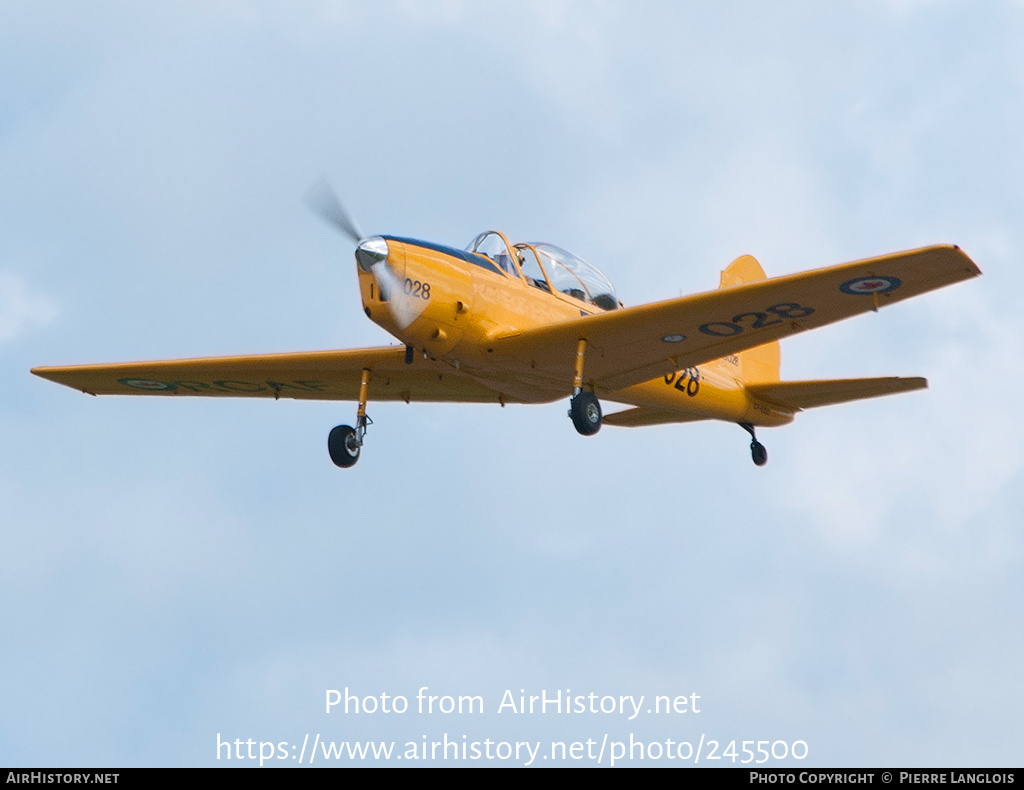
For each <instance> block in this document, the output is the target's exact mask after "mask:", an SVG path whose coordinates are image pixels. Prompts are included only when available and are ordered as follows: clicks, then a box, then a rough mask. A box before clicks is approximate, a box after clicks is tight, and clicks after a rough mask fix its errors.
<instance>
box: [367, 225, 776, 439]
mask: <svg viewBox="0 0 1024 790" xmlns="http://www.w3.org/2000/svg"><path fill="white" fill-rule="evenodd" d="M485 235H487V234H481V236H485ZM494 235H495V236H500V234H494ZM377 238H383V239H384V241H385V242H386V245H387V246H386V249H387V259H386V262H387V267H388V269H389V272H390V274H389V276H388V279H387V281H384V282H383V283H382V278H381V277H380V276H379V273H380V270H376V271H374V269H373V268H372V267H371V266H368V265H362V264H361V265H359V266H358V267H357V271H358V274H359V287H360V295H361V298H362V303H363V309H364V312H365V313H366V315H367V316H368V317H369V318H370V319H371V320H372V321H374V322H375V323H377V324H378V325H380V326H381V327H382V328H384V329H385V330H387V331H388V332H389V333H391V334H392V335H394V336H395V337H396V338H398V339H399V340H400V341H401V342H402V343H404V344H405V345H406V346H409V347H411V348H413V349H414V350H415V352H416V353H424V354H426V355H427V356H429V357H431V358H433V359H436V360H439V361H442V362H445V363H447V364H449V365H452V366H453V367H454V368H456V369H458V370H459V371H460V372H462V373H463V374H465V375H470V376H472V377H474V378H475V379H477V380H478V381H479V382H480V383H482V384H485V385H486V386H489V387H491V388H493V389H496V390H497V391H499V392H501V393H503V401H502V402H505V401H508V402H522V403H544V402H550V401H554V400H558V399H561V398H563V397H566V396H567V395H569V394H571V392H572V382H573V364H574V360H573V359H567V360H566V362H565V375H564V377H562V376H560V375H558V374H556V375H554V376H553V375H552V373H551V371H547V370H545V371H538V370H532V369H531V367H530V366H529V364H528V362H526V361H524V360H516V359H510V358H507V357H503V356H500V355H496V354H494V353H493V351H491V350H489V349H491V348H492V346H493V342H494V340H496V339H498V338H503V337H509V336H512V335H515V334H517V333H519V332H523V331H525V330H529V329H533V328H536V327H541V326H547V325H551V324H556V323H559V322H563V321H569V320H572V319H578V318H580V317H581V316H588V315H596V314H599V313H602V312H605V311H606V310H608V309H617V308H618V307H620V306H621V304H619V303H618V300H617V298H616V297H614V292H612V293H611V295H610V298H609V295H607V294H594V293H592V292H593V291H595V290H602V288H601V286H600V285H596V286H595V285H593V284H592V282H591V279H588V277H587V276H586V273H581V274H579V275H576V274H574V275H573V276H577V277H579V279H580V280H581V281H580V283H579V287H576V283H574V282H573V281H572V280H571V278H568V277H566V275H565V273H564V272H562V273H559V272H556V271H553V269H554V267H555V266H557V262H555V261H553V259H552V257H551V255H550V254H548V253H547V252H546V251H545V248H548V249H554V250H558V248H550V247H549V245H528V244H521V245H515V246H513V245H511V244H509V243H508V241H507V240H505V239H504V237H503V236H500V238H501V240H502V241H504V245H501V246H503V247H505V248H506V250H507V254H504V255H503V254H502V253H500V252H499V253H498V254H494V255H486V254H483V253H482V252H469V251H464V250H458V249H455V248H451V247H445V246H442V245H437V244H433V243H429V242H423V241H418V240H414V239H407V238H399V237H392V236H386V237H377ZM478 238H480V237H478ZM560 252H561V251H560ZM573 257H574V256H573ZM357 260H359V253H358V252H357ZM576 260H578V259H576ZM535 262H540V263H541V273H542V276H537V277H533V276H530V273H531V272H533V273H536V272H535V271H534V269H533V268H532V267H533V266H534V264H535ZM545 263H546V265H545ZM583 263H585V262H583ZM595 271H596V270H595ZM560 278H561V279H560ZM602 279H603V276H602ZM559 285H561V286H562V287H561V288H559ZM609 288H610V284H609ZM612 299H614V301H612ZM598 302H600V303H601V304H600V305H599V304H598ZM581 339H586V338H581ZM742 356H743V355H742V354H741V355H735V356H731V357H727V358H724V359H720V360H714V361H712V362H709V363H706V364H704V365H700V366H699V367H695V368H688V369H683V370H676V371H673V372H670V373H667V374H666V375H665V376H660V377H658V378H656V379H653V380H651V381H647V382H643V383H641V384H636V385H633V386H630V387H626V388H624V389H619V390H611V391H608V390H602V389H600V388H597V387H593V386H591V389H593V390H595V391H596V394H597V395H598V396H599V397H601V398H602V399H603V400H608V401H613V402H618V403H624V404H630V405H633V406H643V407H648V408H653V409H666V410H672V411H678V412H681V413H682V414H684V415H686V419H720V420H729V421H734V422H747V423H750V424H753V425H761V426H771V425H783V424H785V423H788V422H790V421H791V420H792V419H793V415H792V413H791V412H788V411H783V410H781V409H779V408H776V407H774V406H773V405H772V404H769V403H763V402H759V401H757V399H755V398H753V397H751V396H750V394H749V393H748V392H747V390H746V388H745V387H744V384H743V382H744V376H743V362H744V360H743V359H742ZM584 378H585V377H584Z"/></svg>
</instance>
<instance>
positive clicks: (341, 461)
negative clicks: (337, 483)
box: [327, 425, 359, 469]
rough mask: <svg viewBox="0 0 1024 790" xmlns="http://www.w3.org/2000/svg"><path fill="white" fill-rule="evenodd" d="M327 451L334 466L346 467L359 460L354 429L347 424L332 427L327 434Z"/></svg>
mask: <svg viewBox="0 0 1024 790" xmlns="http://www.w3.org/2000/svg"><path fill="white" fill-rule="evenodd" d="M327 452H329V453H330V454H331V460H332V461H334V465H335V466H340V467H341V468H342V469H348V467H350V466H353V465H354V464H355V462H356V461H358V460H359V445H358V444H357V443H356V432H355V429H354V428H352V427H351V426H349V425H339V426H338V427H337V428H332V429H331V432H330V434H329V435H328V436H327Z"/></svg>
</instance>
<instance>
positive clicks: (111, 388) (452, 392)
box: [32, 346, 515, 403]
mask: <svg viewBox="0 0 1024 790" xmlns="http://www.w3.org/2000/svg"><path fill="white" fill-rule="evenodd" d="M365 368H369V369H370V372H371V374H370V387H369V393H370V400H371V401H381V400H391V401H394V400H404V401H405V402H406V403H409V402H410V401H420V402H450V403H497V402H498V401H499V400H504V401H505V402H509V401H515V398H509V397H504V396H499V393H498V392H496V391H494V390H491V389H489V388H487V387H485V386H483V385H482V384H479V383H477V382H476V381H474V380H473V379H471V378H469V377H467V376H464V375H462V374H460V373H459V372H458V371H456V370H455V369H454V368H452V367H450V366H449V365H446V364H444V363H441V362H435V361H433V360H425V359H423V358H422V357H421V356H420V355H415V356H414V358H413V362H412V364H409V365H407V364H405V348H404V347H402V346H390V347H384V348H363V349H352V350H346V351H310V352H303V353H297V354H257V355H250V356H238V357H207V358H203V359H176V360H164V361H159V362H129V363H122V364H112V365H72V366H68V367H40V368H34V369H33V370H32V372H33V373H35V374H36V375H37V376H41V377H42V378H44V379H49V380H50V381H55V382H57V383H58V384H64V385H65V386H68V387H72V388H74V389H77V390H81V391H82V392H85V393H87V394H89V395H165V396H168V395H188V396H206V397H240V398H275V399H276V398H299V399H304V400H351V401H354V400H358V399H359V385H360V382H361V379H362V372H363V370H364V369H365Z"/></svg>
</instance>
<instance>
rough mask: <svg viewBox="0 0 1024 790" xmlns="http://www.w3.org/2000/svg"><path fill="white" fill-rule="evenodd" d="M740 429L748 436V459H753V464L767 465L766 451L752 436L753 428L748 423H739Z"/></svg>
mask: <svg viewBox="0 0 1024 790" xmlns="http://www.w3.org/2000/svg"><path fill="white" fill-rule="evenodd" d="M740 427H741V428H742V429H743V430H745V431H746V432H747V433H749V434H750V457H751V458H753V459H754V464H756V465H757V466H764V465H765V464H766V463H768V451H767V450H766V449H765V447H764V445H763V444H761V443H760V442H759V441H758V440H757V437H756V436H755V435H754V426H753V425H751V424H750V423H749V422H741V423H740Z"/></svg>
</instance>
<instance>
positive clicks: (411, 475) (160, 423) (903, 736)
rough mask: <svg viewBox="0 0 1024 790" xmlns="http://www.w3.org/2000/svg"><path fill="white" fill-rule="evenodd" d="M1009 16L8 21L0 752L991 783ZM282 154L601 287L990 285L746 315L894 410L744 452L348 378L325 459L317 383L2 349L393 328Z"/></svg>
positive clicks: (1004, 418) (552, 410)
mask: <svg viewBox="0 0 1024 790" xmlns="http://www.w3.org/2000/svg"><path fill="white" fill-rule="evenodd" d="M1022 37H1024V3H1021V2H999V0H993V2H991V3H985V4H977V3H968V2H957V1H955V0H888V1H882V0H879V1H878V2H868V1H866V0H865V1H864V2H851V3H844V4H831V3H815V2H780V3H771V4H765V3H758V2H722V3H714V4H711V3H689V2H687V3H676V2H653V1H649V0H639V1H638V0H631V2H628V3H625V2H611V1H610V0H605V1H601V0H592V1H591V2H582V1H580V2H576V1H573V0H544V2H540V1H538V2H530V1H528V0H520V1H519V2H478V1H475V2H468V0H466V1H461V0H445V1H443V2H442V1H440V0H438V1H437V2H430V1H426V0H424V1H422V2H412V1H411V0H409V1H406V2H400V1H399V0H380V1H378V2H372V3H371V2H363V1H362V0H348V1H347V2H346V1H345V0H334V1H331V2H328V1H327V0H323V1H321V2H307V3H302V4H292V3H277V2H240V1H238V2H230V1H228V0H220V1H217V0H215V1H214V2H192V1H182V2H175V3H168V4H137V3H128V2H113V1H112V0H99V2H94V3H89V4H87V5H83V4H79V3H71V2H48V1H47V0H32V2H27V1H24V2H23V1H22V0H5V2H4V3H3V4H0V228H2V229H3V231H2V233H0V382H2V385H3V396H2V398H0V437H2V444H3V447H4V450H5V452H3V453H2V454H0V558H2V559H3V562H2V570H0V633H2V634H3V635H4V638H3V639H2V640H0V765H17V766H38V767H61V766H97V767H101V766H121V767H130V766H214V765H218V766H225V767H228V766H230V767H242V766H253V765H260V764H261V762H262V765H263V766H264V767H271V766H273V767H298V766H300V765H307V764H308V761H309V759H310V758H309V755H310V753H311V752H313V753H314V754H315V755H316V758H315V759H316V762H314V765H332V766H333V765H337V766H345V765H351V764H359V763H362V764H370V765H399V766H400V765H408V764H409V763H408V762H407V761H408V760H416V761H417V763H416V764H428V763H433V764H439V765H487V766H492V765H493V766H498V765H525V764H532V765H553V764H558V765H572V766H585V765H586V766H590V765H609V764H611V762H612V760H613V758H616V764H619V765H659V766H683V765H693V764H699V765H702V766H715V765H721V766H730V765H742V764H744V761H745V760H746V761H747V765H746V766H745V767H750V765H751V764H754V765H757V764H761V765H764V766H766V767H781V766H791V767H800V766H807V767H828V766H832V767H840V766H848V767H854V766H1010V765H1018V766H1019V765H1020V762H1021V755H1022V746H1021V744H1022V743H1024V741H1022V735H1024V713H1022V711H1024V670H1022V667H1024V582H1022V578H1024V574H1022V572H1021V571H1022V570H1024V553H1022V549H1024V544H1022V535H1021V532H1022V523H1021V517H1020V513H1021V512H1024V493H1022V492H1024V486H1021V477H1022V469H1024V417H1022V416H1021V412H1020V409H1019V408H1018V405H1017V403H1016V400H1017V393H1018V392H1020V391H1021V388H1022V386H1024V371H1022V368H1021V360H1022V358H1024V357H1022V348H1021V346H1022V342H1024V341H1022V338H1024V309H1022V307H1024V300H1022V298H1021V293H1022V289H1024V269H1022V267H1021V263H1020V262H1021V250H1022V248H1024V232H1022V227H1021V217H1024V187H1022V186H1021V185H1022V184H1024V156H1022V151H1021V142H1020V133H1019V132H1020V129H1021V128H1024V52H1022V50H1021V48H1020V46H1019V42H1020V41H1021V39H1022ZM320 178H327V179H328V180H329V181H330V182H331V183H332V184H333V186H334V188H335V189H336V190H337V191H338V193H339V194H340V195H341V196H342V199H343V200H344V202H345V204H346V206H347V207H348V208H349V210H350V211H351V212H352V214H353V215H354V216H355V217H356V218H357V219H358V221H359V224H360V226H361V227H362V229H363V230H364V231H366V232H369V233H387V234H394V235H398V236H409V237H414V238H421V239H427V240H431V241H434V242H437V243H441V244H448V245H452V246H457V247H461V246H463V245H465V244H466V243H467V242H468V241H469V240H470V239H472V238H473V237H474V236H475V235H476V234H477V233H479V232H480V231H482V230H487V229H491V228H496V229H500V230H502V231H504V232H505V233H506V234H507V235H509V236H510V237H511V238H513V239H515V240H524V241H546V242H550V243H553V244H557V245H558V246H561V247H564V248H566V249H569V250H572V251H573V252H574V253H576V254H577V255H580V256H582V257H584V258H586V259H587V260H589V261H591V262H592V263H593V264H595V265H596V266H598V267H599V268H600V269H601V270H602V271H604V272H605V274H607V275H608V276H609V277H610V279H611V280H612V281H613V282H614V283H615V284H616V288H617V290H618V294H619V297H620V298H621V299H622V300H623V301H624V302H625V303H626V304H627V305H630V304H642V303H644V302H648V301H653V300H657V299H664V298H670V297H673V296H678V295H680V294H688V293H694V292H698V291H703V290H709V289H712V288H715V287H716V286H717V284H718V273H719V271H720V270H721V269H723V268H725V266H726V265H728V263H729V262H730V261H731V260H733V259H734V258H736V257H738V256H739V255H742V254H752V255H754V256H756V257H757V258H758V260H759V261H760V262H761V263H762V265H763V266H764V268H765V270H766V271H767V272H768V274H769V275H770V276H773V275H783V274H790V273H793V272H798V271H803V270H807V269H812V268H816V267H819V266H826V265H830V264H836V263H841V262H845V261H851V260H856V259H858V258H863V257H869V256H873V255H879V254H884V253H887V252H895V251H898V250H904V249H912V248H916V247H921V246H925V245H929V244H936V243H955V244H958V245H959V246H960V247H961V248H962V249H963V250H964V251H965V252H967V254H968V255H970V256H971V257H972V259H973V260H974V261H975V262H976V263H977V264H978V266H979V267H980V268H981V270H982V272H983V273H984V274H983V276H982V277H981V278H979V279H975V280H971V281H970V282H966V283H960V284H958V285H955V286H952V287H950V288H947V289H943V290H941V291H938V292H934V293H931V294H927V295H925V296H922V297H919V298H916V299H913V300H910V301H907V302H904V303H901V304H899V305H894V306H893V307H892V308H891V309H889V310H883V311H881V312H880V313H879V314H877V315H875V314H871V315H867V316H862V317H858V318H854V319H851V320H849V321H845V322H842V323H840V324H836V325H833V326H830V327H827V328H824V329H820V330H817V331H815V332H811V333H807V334H806V335H802V336H800V337H796V338H792V339H789V340H786V341H784V342H783V344H782V373H783V377H784V378H790V379H807V378H839V377H847V376H881V375H910V376H915V375H921V376H926V377H927V378H928V379H929V389H928V390H925V391H921V392H915V393H910V394H905V395H899V396H894V397H891V398H881V399H875V400H869V401H863V402H860V403H854V404H846V405H842V406H836V407H832V408H827V409H819V410H812V411H809V412H805V413H802V414H799V415H798V416H797V419H796V420H795V422H794V423H793V424H791V425H789V426H786V427H784V428H779V429H771V430H763V431H761V432H759V434H758V437H759V439H761V441H763V442H764V444H765V445H766V446H767V448H768V453H769V458H770V460H769V463H768V465H767V466H766V467H764V468H756V467H754V466H753V464H751V462H750V454H749V450H748V444H749V437H747V435H746V433H744V432H743V431H742V430H741V429H739V428H738V427H736V426H735V425H730V424H725V423H711V422H709V423H696V424H688V425H669V426H660V427H653V428H642V429H616V428H613V427H611V426H608V427H605V428H604V429H603V430H602V431H601V432H600V433H599V434H598V435H597V436H595V437H592V438H583V437H580V436H579V435H577V434H576V432H575V431H574V430H573V429H572V426H571V423H570V421H569V420H568V419H566V416H565V415H566V405H565V404H564V403H556V404H550V405H547V406H529V407H527V406H510V407H508V408H505V409H501V408H498V407H492V406H486V405H473V406H453V405H429V404H413V405H405V404H401V403H399V404H374V403H373V402H372V401H371V403H370V406H369V413H370V415H371V416H372V417H373V419H374V424H373V426H372V427H371V429H370V432H369V434H368V437H367V445H366V446H365V447H364V448H363V453H362V457H361V460H360V462H359V464H358V465H357V466H356V467H354V468H352V469H350V470H339V469H337V468H335V467H334V466H333V465H332V464H331V463H330V461H329V459H328V456H327V452H326V447H325V445H326V441H325V440H326V436H327V433H328V431H329V430H330V428H331V427H333V426H334V425H337V424H340V423H351V422H352V421H353V418H354V413H355V404H351V403H309V402H303V403H296V402H291V401H286V400H282V401H280V402H272V401H267V402H262V401H260V402H250V401H247V400H239V401H231V400H226V399H225V400H220V399H217V400H212V399H201V398H196V399H174V400H173V401H169V400H166V399H162V398H160V399H157V398H153V399H149V398H118V397H110V398H91V397H87V396H85V395H82V394H80V393H76V392H73V391H71V390H69V389H67V388H64V387H58V386H55V385H53V384H52V383H50V382H46V381H43V380H42V379H39V378H37V377H34V376H31V375H30V374H29V372H28V371H29V369H30V368H32V367H35V366H37V365H60V364H77V363H88V362H116V361H125V360H138V359H162V358H177V357H191V356H216V355H222V354H243V353H262V352H281V351H300V350H315V349H326V348H348V347H360V346H373V345H386V344H388V343H389V342H391V340H392V339H391V338H389V336H387V335H386V334H385V333H384V332H383V331H382V330H381V329H379V328H378V327H377V326H376V325H374V324H372V323H371V322H370V321H368V320H367V319H366V318H365V317H364V316H363V314H362V311H361V309H360V305H359V299H358V293H357V287H356V276H355V265H354V260H353V257H352V244H351V243H350V242H349V241H348V240H346V239H344V238H343V237H342V236H340V235H338V234H336V233H333V232H332V231H331V229H330V228H328V227H327V226H325V225H324V224H323V223H322V222H321V221H320V220H319V219H318V218H317V217H315V216H314V215H312V214H311V213H310V212H309V210H308V209H307V208H306V207H305V206H304V205H303V196H304V194H305V193H306V191H307V190H308V188H309V186H310V185H311V184H313V183H315V182H316V181H317V180H318V179H320ZM332 690H334V691H337V692H338V693H339V695H341V697H342V699H343V698H344V696H345V695H346V694H347V695H349V696H350V697H351V698H352V699H353V700H358V701H359V704H360V710H359V711H358V712H357V711H356V710H355V703H354V702H350V703H349V710H348V711H347V712H346V711H345V709H344V708H345V703H344V701H342V703H340V704H336V705H333V706H329V705H328V704H327V703H328V701H329V700H330V699H331V692H332ZM346 690H347V691H346ZM382 695H386V699H387V700H388V702H385V701H384V700H385V697H382ZM555 695H560V697H559V699H561V700H563V701H564V700H565V698H567V697H572V698H573V700H574V705H573V707H572V708H570V709H569V710H566V708H565V707H564V705H563V707H562V708H561V710H558V709H557V708H556V706H555V705H554V704H551V703H549V705H548V706H547V709H546V710H541V709H539V708H535V710H534V711H533V712H532V713H531V712H530V711H529V710H527V711H526V712H523V711H522V710H521V706H520V704H519V698H520V697H524V698H526V699H525V701H526V702H527V704H528V702H529V698H530V697H531V696H536V697H541V698H542V699H543V698H544V697H546V698H547V699H549V700H550V699H553V698H554V697H555ZM432 696H433V697H435V698H436V699H435V700H434V702H433V705H435V706H436V707H435V708H434V709H433V712H429V711H428V710H427V708H429V706H430V704H431V703H430V697H432ZM641 696H643V700H642V701H640V697H641ZM659 697H660V698H662V699H663V700H671V701H673V704H674V705H675V707H674V708H673V710H672V712H667V711H665V710H655V705H656V704H657V702H656V701H657V699H658V698H659ZM367 698H371V699H370V703H367ZM460 698H463V700H464V703H465V706H466V709H464V710H463V711H462V712H461V713H460V712H459V711H458V710H457V709H456V710H454V711H452V712H450V713H448V712H441V709H442V708H443V707H444V705H446V704H455V703H457V701H458V700H459V699H460ZM681 698H685V699H683V702H682V703H679V702H678V700H679V699H681ZM446 699H447V700H448V702H445V700H446ZM474 699H478V700H479V705H477V704H476V703H474V702H473V700H474ZM400 700H404V702H405V704H406V705H407V707H406V709H405V711H404V712H401V711H398V710H395V708H396V707H401V706H402V702H401V701H400ZM575 700H579V707H581V708H583V709H582V710H578V709H577V707H576V703H575ZM503 703H505V704H503ZM634 703H638V705H639V708H640V712H639V713H635V715H632V716H631V714H632V713H633V711H634V709H633V708H632V707H631V706H632V705H633V704H634ZM368 704H372V706H373V707H374V710H373V711H367V710H366V709H365V708H366V706H367V705H368ZM378 704H379V706H380V707H377V706H378ZM388 704H390V706H391V707H390V708H389V711H388V712H384V711H383V710H382V709H381V708H383V707H384V706H385V705H388ZM662 704H665V705H666V706H667V703H662ZM421 706H423V707H422V708H421ZM680 706H681V707H680ZM481 708H482V709H481ZM602 708H605V710H602ZM445 739H447V740H448V742H450V743H451V742H454V743H455V744H456V745H457V747H458V748H449V749H448V751H447V752H445V751H444V749H443V747H439V749H440V751H434V752H433V760H432V759H430V757H431V755H430V751H431V747H430V744H432V743H436V742H440V743H442V744H444V743H445ZM668 742H671V745H669V743H668ZM368 743H374V744H391V743H393V744H394V747H393V748H394V752H393V753H392V755H391V757H390V758H385V757H380V758H375V757H374V756H373V754H372V753H369V754H367V755H365V756H363V757H360V756H359V753H358V752H355V753H354V754H355V756H351V755H352V754H353V753H352V752H345V751H343V750H344V749H346V748H352V745H353V744H356V745H359V744H368ZM557 743H564V744H566V752H565V754H564V756H559V755H558V754H556V752H555V751H554V748H555V747H554V746H553V745H552V744H557ZM574 743H577V744H582V745H581V746H580V747H579V749H578V750H576V751H575V752H574V751H571V750H569V747H570V746H571V745H572V744H574ZM345 744H348V746H345ZM462 744H467V752H466V754H467V755H468V756H466V757H465V758H463V757H462V756H461V752H459V749H461V746H462ZM473 744H477V749H478V750H480V755H479V757H474V756H473V747H472V745H473ZM516 744H519V745H520V746H519V748H518V750H517V748H516ZM622 744H625V745H626V746H627V747H630V748H624V751H623V753H622V754H618V753H617V752H616V749H617V748H618V746H617V745H620V746H621V745H622ZM637 744H639V746H638V745H637ZM712 744H714V746H713V745H712ZM730 744H732V750H731V754H730ZM524 745H525V746H524ZM527 746H529V748H527ZM534 746H535V747H536V754H535V756H534V757H533V758H532V759H531V757H530V751H529V749H530V748H534ZM745 748H747V749H749V750H750V751H749V752H745V751H744V749H745ZM759 748H764V749H765V751H764V752H759V751H758V749H759ZM317 749H318V751H317ZM332 750H333V751H332ZM424 750H426V752H427V754H426V755H424V753H423V752H424ZM261 753H262V755H263V759H262V761H261V759H260V755H261ZM456 753H458V754H456ZM769 755H770V756H769ZM300 757H301V759H300ZM400 758H401V759H400ZM762 758H763V761H762ZM403 760H404V761H406V762H403Z"/></svg>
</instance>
